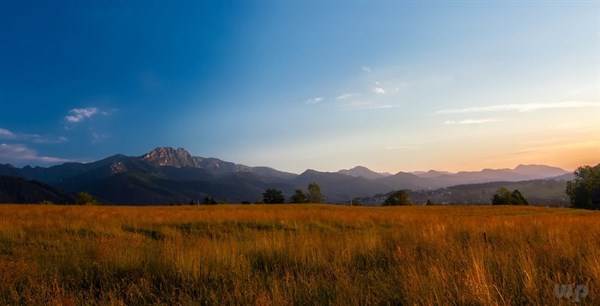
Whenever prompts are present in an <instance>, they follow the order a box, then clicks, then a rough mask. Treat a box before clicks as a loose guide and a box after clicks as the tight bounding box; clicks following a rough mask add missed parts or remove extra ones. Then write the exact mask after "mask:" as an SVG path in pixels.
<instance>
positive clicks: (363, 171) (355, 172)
mask: <svg viewBox="0 0 600 306" xmlns="http://www.w3.org/2000/svg"><path fill="white" fill-rule="evenodd" d="M338 173H341V174H345V175H349V176H353V177H363V178H366V179H370V180H373V179H377V178H382V177H386V176H390V175H392V174H391V173H387V172H384V173H380V172H375V171H373V170H371V169H369V168H367V167H364V166H356V167H354V168H352V169H342V170H339V171H338Z"/></svg>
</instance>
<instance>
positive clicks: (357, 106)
mask: <svg viewBox="0 0 600 306" xmlns="http://www.w3.org/2000/svg"><path fill="white" fill-rule="evenodd" d="M343 107H344V108H345V109H347V110H371V109H386V108H394V107H395V106H394V105H392V104H386V103H380V102H376V101H370V100H357V101H349V102H346V103H344V104H343Z"/></svg>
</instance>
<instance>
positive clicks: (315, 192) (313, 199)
mask: <svg viewBox="0 0 600 306" xmlns="http://www.w3.org/2000/svg"><path fill="white" fill-rule="evenodd" d="M308 202H310V203H321V202H323V195H322V194H321V187H319V184H317V183H314V182H313V183H310V184H308Z"/></svg>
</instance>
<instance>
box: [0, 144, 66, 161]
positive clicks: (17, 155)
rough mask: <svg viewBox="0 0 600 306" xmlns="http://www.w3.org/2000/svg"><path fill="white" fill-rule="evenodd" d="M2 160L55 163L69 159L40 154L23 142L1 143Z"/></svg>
mask: <svg viewBox="0 0 600 306" xmlns="http://www.w3.org/2000/svg"><path fill="white" fill-rule="evenodd" d="M0 161H3V162H9V163H16V164H23V163H29V162H34V163H43V164H55V163H64V162H68V161H69V160H67V159H63V158H58V157H50V156H42V155H39V154H38V153H37V152H36V151H35V150H32V149H30V148H28V147H26V146H24V145H22V144H6V143H0Z"/></svg>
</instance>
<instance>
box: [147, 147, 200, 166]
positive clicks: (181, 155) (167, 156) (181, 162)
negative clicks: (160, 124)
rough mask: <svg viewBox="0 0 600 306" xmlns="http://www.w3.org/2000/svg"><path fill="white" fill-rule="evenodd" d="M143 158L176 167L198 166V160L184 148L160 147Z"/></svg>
mask: <svg viewBox="0 0 600 306" xmlns="http://www.w3.org/2000/svg"><path fill="white" fill-rule="evenodd" d="M142 159H143V160H145V161H147V162H150V163H152V164H154V165H157V166H162V167H164V166H169V167H175V168H184V167H196V161H195V159H194V158H193V157H192V155H191V154H190V152H188V151H186V150H185V149H183V148H177V149H175V148H171V147H158V148H156V149H154V150H152V151H150V152H148V153H146V154H145V155H144V156H142Z"/></svg>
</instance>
